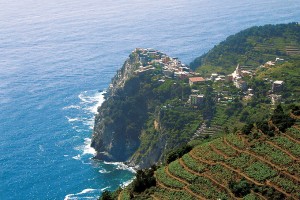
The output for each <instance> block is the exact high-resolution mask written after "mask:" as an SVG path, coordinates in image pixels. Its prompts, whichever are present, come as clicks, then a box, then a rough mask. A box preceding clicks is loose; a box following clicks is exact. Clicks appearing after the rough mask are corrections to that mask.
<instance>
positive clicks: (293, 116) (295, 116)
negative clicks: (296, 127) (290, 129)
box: [290, 113, 300, 120]
mask: <svg viewBox="0 0 300 200" xmlns="http://www.w3.org/2000/svg"><path fill="white" fill-rule="evenodd" d="M290 117H291V118H293V119H296V120H297V119H300V116H297V115H294V114H293V113H290Z"/></svg>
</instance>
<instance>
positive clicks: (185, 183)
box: [165, 166, 190, 185]
mask: <svg viewBox="0 0 300 200" xmlns="http://www.w3.org/2000/svg"><path fill="white" fill-rule="evenodd" d="M165 172H166V174H167V175H168V176H170V177H171V178H173V179H176V180H177V181H179V182H181V183H183V184H184V185H190V183H189V182H187V181H186V180H184V179H182V178H179V177H177V176H175V175H173V174H172V173H171V172H170V171H169V167H168V166H167V167H165Z"/></svg>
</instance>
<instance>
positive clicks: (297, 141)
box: [282, 133, 300, 144]
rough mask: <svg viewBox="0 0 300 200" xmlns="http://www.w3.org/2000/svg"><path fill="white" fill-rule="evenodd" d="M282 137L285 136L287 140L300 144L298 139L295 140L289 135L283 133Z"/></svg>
mask: <svg viewBox="0 0 300 200" xmlns="http://www.w3.org/2000/svg"><path fill="white" fill-rule="evenodd" d="M282 135H283V136H284V137H286V138H288V139H290V140H292V141H293V142H295V143H298V144H300V141H299V140H297V139H295V138H293V137H292V136H290V135H288V134H286V133H282Z"/></svg>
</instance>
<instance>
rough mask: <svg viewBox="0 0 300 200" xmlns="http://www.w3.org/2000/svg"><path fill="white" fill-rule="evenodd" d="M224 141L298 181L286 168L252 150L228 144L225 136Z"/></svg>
mask: <svg viewBox="0 0 300 200" xmlns="http://www.w3.org/2000/svg"><path fill="white" fill-rule="evenodd" d="M224 142H225V143H226V144H227V145H228V146H230V147H231V148H233V149H235V150H236V151H238V152H242V153H245V154H248V155H251V156H253V157H254V158H256V159H258V160H260V161H261V162H263V163H267V164H269V165H270V166H272V167H273V168H275V169H276V170H277V171H280V172H281V173H283V174H284V175H286V176H288V177H290V178H292V179H294V180H296V181H298V182H299V183H300V178H299V177H297V176H294V175H291V174H290V173H288V172H287V168H281V167H279V166H278V165H275V164H274V163H272V162H270V161H268V160H266V159H265V158H263V157H261V156H257V155H255V154H254V153H252V152H250V151H246V150H242V149H239V148H237V147H235V146H233V145H232V144H230V143H229V142H228V141H227V140H226V138H224Z"/></svg>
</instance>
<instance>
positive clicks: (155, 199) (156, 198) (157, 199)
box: [150, 194, 159, 200]
mask: <svg viewBox="0 0 300 200" xmlns="http://www.w3.org/2000/svg"><path fill="white" fill-rule="evenodd" d="M150 196H151V197H152V198H153V199H154V200H159V198H158V197H156V196H154V195H153V194H151V195H150Z"/></svg>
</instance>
